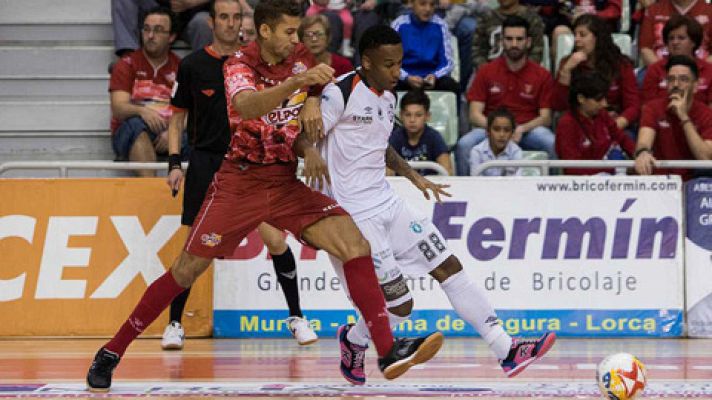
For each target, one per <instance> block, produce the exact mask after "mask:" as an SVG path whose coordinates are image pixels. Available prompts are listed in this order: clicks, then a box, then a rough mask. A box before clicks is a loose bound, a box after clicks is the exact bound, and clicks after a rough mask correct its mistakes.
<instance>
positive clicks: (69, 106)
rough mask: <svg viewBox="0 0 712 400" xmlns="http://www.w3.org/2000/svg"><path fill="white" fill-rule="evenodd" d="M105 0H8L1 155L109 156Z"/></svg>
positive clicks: (1, 49)
mask: <svg viewBox="0 0 712 400" xmlns="http://www.w3.org/2000/svg"><path fill="white" fill-rule="evenodd" d="M111 38H112V32H111V10H110V2H109V1H108V0H62V1H54V0H6V1H3V2H2V12H0V120H1V121H3V123H2V124H1V125H0V162H1V161H8V160H81V159H111V158H112V157H113V154H112V151H111V143H110V141H109V118H110V110H109V99H108V95H107V88H108V77H109V76H108V73H107V70H106V68H107V65H108V64H109V62H111V61H112V59H113V54H112V53H113V46H112V41H111Z"/></svg>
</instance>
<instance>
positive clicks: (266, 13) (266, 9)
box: [254, 0, 302, 35]
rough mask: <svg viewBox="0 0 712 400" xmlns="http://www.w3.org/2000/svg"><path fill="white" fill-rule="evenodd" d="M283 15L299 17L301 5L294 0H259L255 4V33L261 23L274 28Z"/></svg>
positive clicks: (258, 30)
mask: <svg viewBox="0 0 712 400" xmlns="http://www.w3.org/2000/svg"><path fill="white" fill-rule="evenodd" d="M284 15H287V16H290V17H301V16H302V7H301V6H300V5H299V3H297V2H296V1H295V0H260V2H259V3H257V5H256V6H255V17H254V20H255V28H256V29H257V34H258V35H259V32H260V27H261V26H262V25H263V24H267V25H268V26H269V27H270V29H274V28H275V27H276V26H277V24H278V23H279V21H280V20H281V19H282V16H284Z"/></svg>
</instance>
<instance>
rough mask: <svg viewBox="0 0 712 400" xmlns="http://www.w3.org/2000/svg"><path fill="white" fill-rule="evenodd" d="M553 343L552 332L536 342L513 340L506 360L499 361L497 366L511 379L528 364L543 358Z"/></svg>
mask: <svg viewBox="0 0 712 400" xmlns="http://www.w3.org/2000/svg"><path fill="white" fill-rule="evenodd" d="M554 342H556V333H554V332H547V333H545V334H544V335H543V336H542V337H540V338H539V339H536V340H522V339H513V340H512V347H511V348H510V349H509V354H508V355H507V358H505V359H504V360H500V362H499V365H501V366H502V369H503V370H504V373H506V374H507V377H509V378H513V377H515V376H517V375H519V373H520V372H522V371H524V368H526V367H527V366H529V364H531V363H534V362H536V361H537V360H539V359H540V358H542V357H544V354H546V352H547V351H549V349H550V348H551V347H552V346H553V345H554Z"/></svg>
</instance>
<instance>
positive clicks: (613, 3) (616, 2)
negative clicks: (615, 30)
mask: <svg viewBox="0 0 712 400" xmlns="http://www.w3.org/2000/svg"><path fill="white" fill-rule="evenodd" d="M574 7H578V8H579V9H580V10H581V11H582V12H583V13H584V14H596V15H597V16H599V17H601V18H602V19H604V20H609V21H613V22H616V23H617V22H618V21H619V20H620V19H621V10H622V8H623V5H622V0H607V1H596V0H574Z"/></svg>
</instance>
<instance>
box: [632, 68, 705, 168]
mask: <svg viewBox="0 0 712 400" xmlns="http://www.w3.org/2000/svg"><path fill="white" fill-rule="evenodd" d="M665 69H666V71H667V90H668V94H669V96H668V98H659V99H655V100H652V101H650V102H648V103H646V104H645V105H644V106H643V114H642V117H641V119H640V132H639V133H638V143H637V145H636V150H635V170H636V172H638V173H639V174H640V175H650V174H652V173H653V172H655V173H658V174H679V175H682V177H683V179H685V180H687V179H690V178H691V177H692V171H690V170H685V169H676V170H670V169H657V170H656V169H655V161H656V160H657V159H660V160H712V110H710V108H709V107H707V105H706V104H704V103H702V102H699V101H697V100H695V98H694V93H695V88H696V85H697V79H698V77H699V71H698V70H697V63H695V61H694V60H693V59H691V58H689V57H687V56H672V57H670V59H669V60H668V62H667V65H666V68H665Z"/></svg>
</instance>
